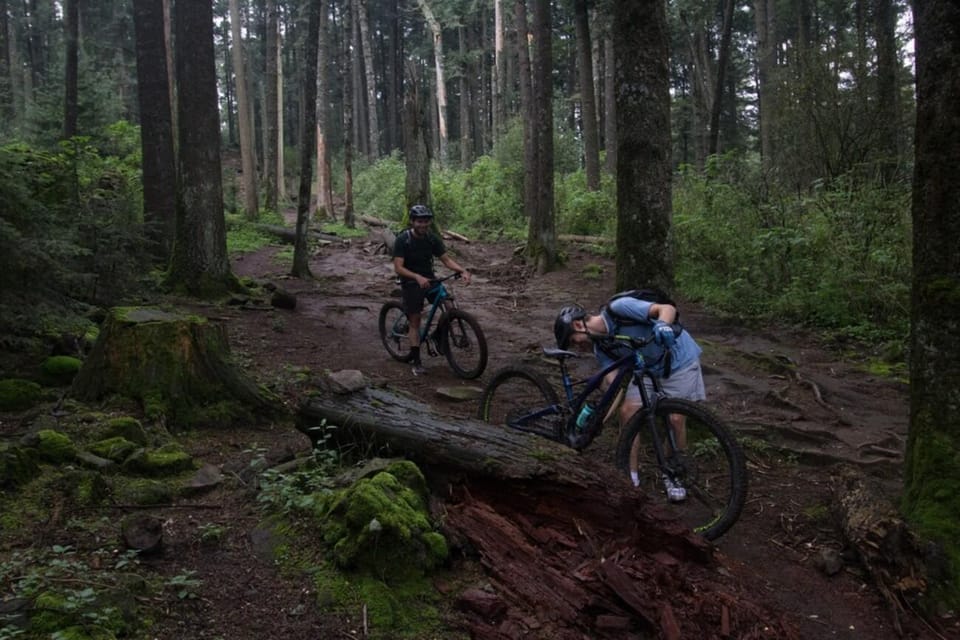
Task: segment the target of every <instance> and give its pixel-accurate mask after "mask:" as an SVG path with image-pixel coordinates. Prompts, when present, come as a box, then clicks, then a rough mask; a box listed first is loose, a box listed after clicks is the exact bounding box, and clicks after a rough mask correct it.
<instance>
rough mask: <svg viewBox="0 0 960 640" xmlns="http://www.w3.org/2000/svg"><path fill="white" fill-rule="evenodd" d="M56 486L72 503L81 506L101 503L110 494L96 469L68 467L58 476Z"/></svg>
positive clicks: (108, 487)
mask: <svg viewBox="0 0 960 640" xmlns="http://www.w3.org/2000/svg"><path fill="white" fill-rule="evenodd" d="M56 486H58V487H59V488H60V491H61V492H62V493H63V494H64V495H66V496H68V497H69V498H70V501H71V503H72V504H74V505H78V506H83V507H92V506H96V505H98V504H102V503H103V502H104V501H105V500H106V499H107V498H108V497H110V494H111V491H110V486H109V485H108V484H107V481H106V480H104V478H103V475H101V474H100V473H99V472H97V471H89V470H77V469H69V470H67V471H64V473H63V475H61V476H60V478H59V479H58V480H57V482H56Z"/></svg>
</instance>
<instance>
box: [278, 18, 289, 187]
mask: <svg viewBox="0 0 960 640" xmlns="http://www.w3.org/2000/svg"><path fill="white" fill-rule="evenodd" d="M278 17H279V16H278ZM279 26H280V25H279V23H278V24H277V88H276V96H277V202H278V203H282V202H286V201H287V182H286V176H287V168H286V166H285V165H286V163H285V158H284V157H283V149H284V141H283V36H282V35H280V28H279Z"/></svg>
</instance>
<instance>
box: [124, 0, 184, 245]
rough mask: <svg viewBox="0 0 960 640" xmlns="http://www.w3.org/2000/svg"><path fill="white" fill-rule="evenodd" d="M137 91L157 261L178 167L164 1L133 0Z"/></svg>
mask: <svg viewBox="0 0 960 640" xmlns="http://www.w3.org/2000/svg"><path fill="white" fill-rule="evenodd" d="M133 25H134V30H135V32H136V37H137V95H138V103H139V106H140V149H141V153H142V155H143V169H142V171H143V222H144V226H145V227H146V235H147V239H148V241H149V244H150V251H151V253H152V254H153V256H154V258H155V259H156V260H157V261H158V262H162V263H166V262H167V261H168V260H169V258H170V250H171V247H172V246H173V238H174V233H175V229H176V219H177V200H176V196H177V168H176V160H175V158H174V152H173V140H174V137H173V134H174V131H173V120H172V112H171V106H170V85H169V74H168V72H167V39H166V37H165V36H164V32H165V24H164V13H163V2H162V0H135V1H134V3H133Z"/></svg>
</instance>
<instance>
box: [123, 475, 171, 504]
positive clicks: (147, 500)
mask: <svg viewBox="0 0 960 640" xmlns="http://www.w3.org/2000/svg"><path fill="white" fill-rule="evenodd" d="M113 493H114V496H115V497H116V499H117V501H118V502H120V503H122V504H135V505H140V506H145V507H146V506H151V505H157V504H169V503H171V502H173V500H174V498H176V497H177V495H178V493H179V488H178V487H177V486H176V485H174V484H172V483H170V482H163V481H161V480H154V479H152V478H129V477H118V478H116V479H115V480H114V489H113Z"/></svg>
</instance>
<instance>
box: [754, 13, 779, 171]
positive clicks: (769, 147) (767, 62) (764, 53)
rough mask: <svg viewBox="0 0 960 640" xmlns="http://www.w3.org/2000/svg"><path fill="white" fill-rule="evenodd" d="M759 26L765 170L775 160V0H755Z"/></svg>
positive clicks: (759, 98) (759, 94)
mask: <svg viewBox="0 0 960 640" xmlns="http://www.w3.org/2000/svg"><path fill="white" fill-rule="evenodd" d="M753 4H754V21H755V24H756V29H757V101H758V102H759V107H758V119H759V121H760V158H761V161H762V163H763V167H764V168H765V169H770V168H771V167H772V162H773V139H772V135H773V120H774V117H775V115H774V111H775V109H776V108H775V106H774V95H775V89H774V85H773V81H774V79H773V74H774V69H775V65H776V49H775V47H776V41H775V39H774V31H773V24H774V21H773V18H774V16H773V0H754V3H753Z"/></svg>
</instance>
